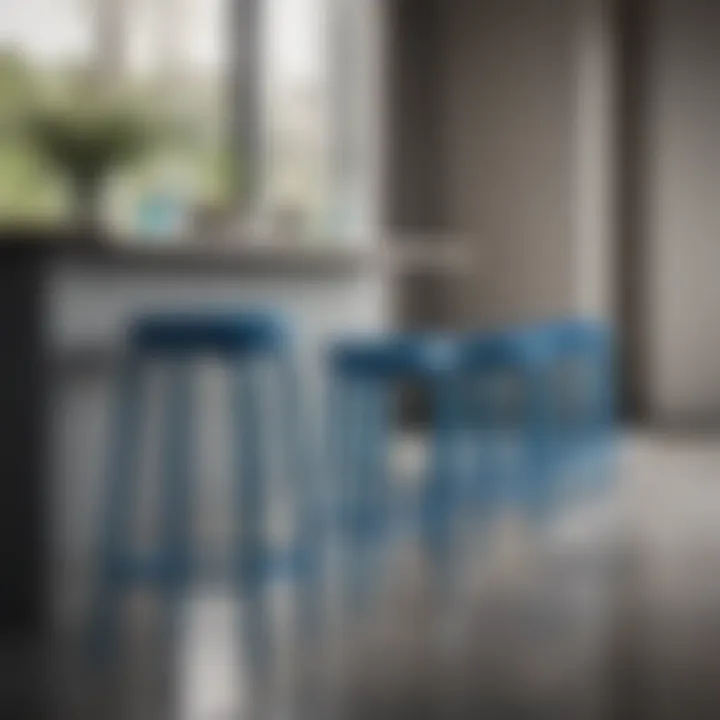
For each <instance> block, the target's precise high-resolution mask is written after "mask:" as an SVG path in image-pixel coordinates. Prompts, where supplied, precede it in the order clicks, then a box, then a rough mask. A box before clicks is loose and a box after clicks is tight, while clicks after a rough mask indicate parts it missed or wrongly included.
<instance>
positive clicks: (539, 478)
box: [462, 319, 613, 518]
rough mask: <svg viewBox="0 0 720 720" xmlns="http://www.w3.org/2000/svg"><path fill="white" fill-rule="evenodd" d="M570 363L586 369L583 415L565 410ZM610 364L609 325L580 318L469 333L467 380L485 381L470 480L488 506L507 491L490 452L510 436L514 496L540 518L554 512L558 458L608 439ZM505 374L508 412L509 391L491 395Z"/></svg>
mask: <svg viewBox="0 0 720 720" xmlns="http://www.w3.org/2000/svg"><path fill="white" fill-rule="evenodd" d="M572 365H575V368H576V369H577V367H580V368H581V369H582V370H583V371H585V374H586V377H584V378H582V380H583V381H584V382H583V383H580V384H581V385H584V386H585V387H582V388H581V389H582V390H583V391H584V396H583V397H582V405H583V407H582V422H580V421H579V418H578V415H577V413H576V414H575V415H574V416H573V415H572V414H565V413H566V408H565V407H564V398H563V389H564V388H567V387H568V386H570V385H571V384H572V383H571V382H570V381H571V378H570V377H569V369H570V367H571V366H572ZM612 366H613V360H612V347H611V341H610V333H609V331H608V329H607V328H606V327H605V326H603V325H601V324H598V323H591V322H588V321H583V320H575V319H571V320H560V321H552V322H546V323H541V324H536V325H531V326H524V327H518V328H510V329H507V330H503V331H494V332H486V333H478V334H477V335H475V336H473V337H470V338H468V339H467V340H466V341H465V344H464V351H463V370H462V374H463V377H464V383H465V384H466V385H469V384H472V383H473V382H476V383H477V382H478V379H479V381H480V382H481V383H482V381H483V380H484V381H485V386H484V387H483V388H481V391H480V395H481V397H480V398H479V399H477V402H476V403H475V404H476V407H475V412H474V413H472V414H471V417H473V423H474V425H475V427H476V428H479V429H480V430H481V433H480V435H479V438H478V445H477V449H478V454H477V461H476V463H474V467H475V470H474V477H473V476H471V478H470V482H469V483H467V485H468V487H469V492H470V494H473V493H474V494H475V495H476V496H477V497H478V498H479V500H480V501H481V502H480V504H481V505H484V506H486V507H488V506H492V505H493V504H494V503H496V502H497V500H498V498H499V496H500V495H502V493H503V492H506V493H507V491H508V488H503V487H502V484H503V482H504V481H508V478H503V477H502V473H501V472H498V468H497V463H493V462H492V458H493V450H495V449H497V446H498V445H500V444H501V442H502V440H503V438H506V437H507V436H508V435H513V436H514V443H515V446H516V448H517V452H518V454H517V459H518V463H517V464H516V466H515V469H514V477H513V478H511V479H510V484H512V485H514V487H515V488H516V490H517V491H518V495H517V496H516V497H515V498H514V500H515V501H519V502H522V503H523V504H524V505H525V507H526V509H527V510H528V511H529V512H530V513H531V515H535V516H536V517H538V518H539V517H541V516H543V515H545V514H547V513H548V512H549V511H551V510H552V509H553V505H554V503H555V502H556V501H557V500H558V499H559V497H558V492H559V487H558V484H557V482H556V480H557V476H558V473H559V472H560V471H561V468H562V466H563V464H565V463H567V462H568V461H569V460H570V459H571V458H572V456H573V455H575V454H577V453H578V452H594V451H595V452H596V451H600V450H603V449H606V448H607V447H608V446H611V444H612V443H611V437H612V427H613V367H612ZM503 373H505V374H507V375H509V376H510V378H511V381H512V383H513V384H514V391H515V397H514V398H512V400H514V403H513V402H511V403H510V405H511V406H513V405H514V407H512V409H511V412H510V413H508V412H507V405H508V403H507V398H502V397H501V398H499V399H498V398H493V397H491V395H492V389H493V387H492V386H493V382H494V379H496V378H498V376H499V375H501V374H503ZM587 376H589V379H588V377H587ZM588 385H589V386H590V390H591V392H588ZM573 389H575V390H576V389H577V388H573ZM468 394H471V393H468ZM465 416H467V413H465ZM504 431H505V435H503V432H504ZM506 484H507V483H506Z"/></svg>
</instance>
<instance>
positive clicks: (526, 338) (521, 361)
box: [461, 329, 553, 371]
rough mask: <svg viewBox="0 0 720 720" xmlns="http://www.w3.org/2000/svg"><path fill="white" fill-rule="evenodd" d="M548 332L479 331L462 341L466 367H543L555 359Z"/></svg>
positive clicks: (467, 369) (466, 368)
mask: <svg viewBox="0 0 720 720" xmlns="http://www.w3.org/2000/svg"><path fill="white" fill-rule="evenodd" d="M550 340H551V338H550V336H549V335H548V334H547V333H543V332H535V331H534V329H532V330H528V331H523V330H502V331H501V330H493V331H489V332H481V333H475V334H472V335H470V336H468V337H467V338H466V339H465V340H464V341H463V342H462V350H461V354H462V367H463V369H464V370H466V371H473V370H477V371H480V370H485V369H491V368H493V367H499V366H502V367H515V368H518V369H521V368H536V369H537V368H540V367H544V366H547V365H548V364H549V363H550V361H551V360H552V356H553V347H552V344H551V341H550Z"/></svg>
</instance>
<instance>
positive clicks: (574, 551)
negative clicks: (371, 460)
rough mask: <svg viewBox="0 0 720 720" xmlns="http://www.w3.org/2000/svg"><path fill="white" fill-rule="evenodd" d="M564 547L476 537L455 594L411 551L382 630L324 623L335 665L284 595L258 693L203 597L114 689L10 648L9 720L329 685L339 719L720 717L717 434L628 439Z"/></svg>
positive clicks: (285, 713)
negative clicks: (607, 483)
mask: <svg viewBox="0 0 720 720" xmlns="http://www.w3.org/2000/svg"><path fill="white" fill-rule="evenodd" d="M407 452H408V453H409V454H410V455H412V454H413V453H414V452H416V451H415V450H413V449H412V448H409V449H408V450H407ZM598 517H600V520H599V521H598V519H597V518H598ZM591 527H595V528H600V530H599V531H598V530H597V529H596V530H592V531H589V528H591ZM490 535H492V537H493V540H492V541H489V540H488V538H489V537H490ZM551 535H552V537H551V539H550V540H547V539H546V540H547V541H546V540H541V539H540V538H538V537H535V536H528V535H527V533H526V529H524V528H523V527H522V526H519V525H518V523H516V522H515V523H513V522H512V521H508V522H506V523H504V524H503V526H502V527H498V528H495V530H494V531H493V532H492V533H487V534H486V535H484V536H483V537H482V538H480V537H477V536H472V537H471V538H469V540H468V543H467V546H466V547H467V548H468V549H469V551H468V552H467V554H466V556H465V560H464V562H463V565H462V568H463V570H462V573H461V575H462V577H463V578H464V580H465V582H464V583H463V584H462V588H461V589H458V591H457V592H455V593H453V597H451V598H447V597H444V596H443V594H442V593H440V592H438V590H437V586H436V585H435V584H433V582H432V578H430V577H429V575H428V572H427V567H426V565H425V564H424V563H423V559H422V556H421V555H420V554H419V553H417V552H416V549H414V548H412V547H407V548H404V549H402V550H398V552H397V554H396V556H395V557H394V558H392V559H391V560H390V561H389V563H390V565H389V567H388V569H387V571H386V573H385V575H384V576H385V577H387V578H388V580H387V582H385V583H384V584H383V585H382V586H381V589H380V591H379V596H378V597H377V598H376V601H375V602H374V603H373V604H372V607H374V608H376V610H375V611H373V612H370V613H368V615H367V618H368V619H366V620H365V621H364V622H363V623H359V622H353V623H337V625H336V623H334V622H332V619H331V618H325V625H326V626H327V627H326V629H327V628H332V632H331V633H328V637H329V638H330V640H328V642H326V644H325V654H324V655H322V656H320V655H318V653H317V652H314V651H313V649H312V648H309V647H307V646H302V645H300V644H297V643H296V644H294V645H292V644H291V643H290V638H292V637H294V634H293V624H292V622H291V621H290V619H289V618H290V615H289V613H288V612H287V605H288V603H287V598H286V597H284V596H283V594H282V593H278V597H277V598H276V599H275V600H276V606H277V612H276V617H277V618H278V627H279V630H278V635H277V647H279V648H280V653H279V657H281V658H282V663H280V667H279V668H278V669H277V672H276V673H275V681H274V682H273V684H272V687H269V688H268V687H266V688H265V689H264V690H260V691H258V690H257V686H256V684H255V683H253V681H252V680H251V678H250V677H249V676H248V673H247V672H246V667H245V664H244V663H243V662H242V660H241V658H240V657H239V656H238V643H237V642H236V639H237V637H238V635H239V633H240V632H241V629H240V628H239V626H238V617H239V616H238V615H237V613H236V609H235V606H234V605H233V603H232V602H231V601H230V600H229V599H228V598H224V597H223V596H221V595H219V594H217V593H210V594H206V595H198V596H196V597H194V598H193V602H192V603H190V605H189V609H188V612H187V622H186V623H185V624H184V626H185V631H184V632H183V636H182V640H181V642H180V645H179V648H178V651H177V652H176V653H174V654H173V655H172V656H170V655H166V654H163V653H162V652H159V651H158V650H157V648H156V647H153V643H152V642H151V641H148V640H146V639H145V638H146V636H149V635H152V633H145V631H144V630H143V628H144V627H145V625H144V623H146V620H145V616H146V614H147V613H146V612H145V610H144V608H143V607H142V604H139V606H138V607H137V608H135V610H134V615H133V617H134V618H135V621H136V622H135V623H134V624H135V625H137V627H136V628H135V630H134V631H133V637H134V638H135V641H134V642H133V649H132V652H131V656H132V658H133V659H132V662H131V663H128V666H127V667H125V668H124V670H123V671H122V673H119V672H118V673H115V675H114V676H113V677H109V676H105V675H104V674H102V673H100V672H97V668H95V671H94V672H93V671H92V670H88V668H87V667H83V666H82V663H80V662H76V660H74V658H77V657H78V655H79V653H78V652H77V648H75V649H73V643H71V642H70V643H58V644H56V646H55V647H53V648H52V649H50V650H48V651H47V652H38V651H33V652H30V651H24V652H21V651H15V652H13V651H10V650H8V652H6V653H4V654H3V656H2V657H0V661H2V668H0V717H2V718H5V717H7V718H11V717H12V718H14V717H18V718H21V717H44V718H49V719H52V720H54V719H55V718H60V719H62V720H65V719H66V718H67V719H68V720H75V719H77V720H86V718H87V720H90V719H91V718H92V719H95V718H102V719H103V720H114V719H115V718H117V720H125V718H130V719H132V720H145V718H148V720H149V719H150V718H152V719H153V720H160V719H162V718H172V719H173V720H174V719H175V718H178V719H181V720H185V719H187V720H226V719H228V720H229V719H230V718H242V719H243V720H244V719H245V718H249V720H255V717H263V718H264V717H272V718H273V719H274V718H276V717H277V718H288V719H289V718H291V717H298V716H300V714H299V712H297V711H298V709H299V708H300V707H301V706H302V703H301V702H300V701H299V699H298V698H299V697H300V696H299V695H298V694H296V693H294V692H293V689H294V688H295V689H296V687H297V685H298V683H297V682H296V681H297V679H298V677H301V678H302V679H303V680H305V681H307V682H309V680H308V678H313V680H314V684H313V685H311V687H313V688H314V690H313V691H312V692H311V693H310V695H311V696H312V699H313V700H315V707H314V708H313V709H312V710H311V711H310V713H309V715H310V716H312V717H323V716H325V717H330V718H332V720H335V719H336V718H337V719H338V720H345V718H347V719H348V720H354V718H368V717H372V718H373V720H379V718H383V717H388V718H405V717H408V718H410V717H412V718H418V717H420V718H426V717H427V718H436V717H437V718H464V717H468V718H474V717H492V718H504V717H512V718H533V719H534V718H546V717H547V718H565V717H567V718H573V719H575V718H585V717H588V718H590V717H598V718H653V719H654V718H658V719H660V720H662V719H664V718H691V719H694V718H705V717H707V718H717V717H720V682H718V680H717V678H718V677H720V674H719V673H718V670H720V436H718V437H712V436H692V435H687V436H677V435H660V434H651V433H646V434H637V433H636V434H633V435H632V436H628V437H627V439H626V440H625V442H624V446H623V448H622V462H621V475H620V478H619V482H618V490H617V494H616V498H615V502H614V503H613V505H612V507H611V508H609V509H608V508H607V507H604V508H603V510H602V512H598V511H597V508H595V507H593V508H592V509H591V511H590V512H585V514H584V515H582V516H575V517H574V519H573V518H568V519H567V521H563V522H562V523H558V524H557V526H556V527H555V528H554V530H553V533H552V534H551ZM583 538H585V539H587V538H590V540H589V541H588V542H584V541H583ZM599 538H600V539H599ZM608 540H609V541H610V542H609V543H608ZM481 546H482V547H483V551H482V553H480V552H479V551H478V548H479V547H481ZM588 548H592V551H591V552H589V551H588ZM598 548H601V550H600V551H599V552H598ZM598 558H599V559H600V560H602V561H603V562H600V563H598V562H597V560H598ZM608 558H609V559H610V562H605V561H606V560H608ZM578 578H579V580H578ZM529 597H532V601H528V598H529ZM528 608H530V610H531V611H532V612H530V613H528ZM150 625H151V623H150V621H147V626H148V627H150ZM338 628H339V629H338ZM293 648H294V649H293ZM169 657H170V658H171V660H168V658H169ZM323 658H324V662H321V659H323ZM293 668H295V669H296V670H297V669H298V668H299V669H300V670H299V672H295V673H294V672H293ZM306 686H310V685H303V687H306ZM253 688H255V691H254V692H253ZM251 697H255V698H256V699H257V698H260V699H261V701H262V702H259V703H256V704H255V705H253V704H252V703H251V700H250V698H251ZM304 697H307V696H304ZM268 698H272V700H273V702H265V701H267V700H268ZM260 708H262V709H263V711H264V712H260ZM292 710H295V711H296V712H294V713H293V712H292Z"/></svg>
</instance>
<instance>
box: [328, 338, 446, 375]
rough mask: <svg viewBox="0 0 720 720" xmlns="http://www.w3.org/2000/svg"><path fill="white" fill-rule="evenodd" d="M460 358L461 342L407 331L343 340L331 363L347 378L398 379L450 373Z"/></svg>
mask: <svg viewBox="0 0 720 720" xmlns="http://www.w3.org/2000/svg"><path fill="white" fill-rule="evenodd" d="M459 358H460V355H459V354H458V347H457V342H456V341H455V340H454V339H453V338H451V337H449V336H445V337H443V336H437V335H435V336H429V335H420V334H407V335H393V336H387V337H380V338H378V337H373V338H369V339H368V338H351V339H345V340H340V341H338V342H337V343H336V344H335V345H334V346H333V348H332V351H331V358H330V362H331V365H332V367H333V369H334V370H335V372H337V373H339V374H340V375H342V376H344V377H346V378H352V377H355V378H368V379H369V378H376V379H383V378H385V379H397V378H402V377H431V376H433V375H446V374H448V373H450V372H452V371H453V370H455V369H456V368H457V363H458V360H459Z"/></svg>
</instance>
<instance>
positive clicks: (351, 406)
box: [328, 335, 458, 601]
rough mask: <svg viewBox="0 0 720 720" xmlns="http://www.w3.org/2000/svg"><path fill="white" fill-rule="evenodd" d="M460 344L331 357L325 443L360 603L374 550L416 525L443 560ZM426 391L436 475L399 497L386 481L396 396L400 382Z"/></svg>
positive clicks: (352, 345) (383, 344) (379, 341)
mask: <svg viewBox="0 0 720 720" xmlns="http://www.w3.org/2000/svg"><path fill="white" fill-rule="evenodd" d="M457 360H458V353H457V344H456V343H455V342H454V341H453V340H450V339H447V338H445V339H443V338H439V337H435V338H432V337H428V336H421V335H396V336H389V337H386V338H374V339H350V340H344V341H340V342H338V343H337V344H336V345H335V346H334V347H333V348H332V351H331V353H330V383H331V386H330V391H329V412H328V418H329V419H328V424H329V428H328V442H329V447H330V453H331V463H330V464H331V469H332V480H333V482H334V490H335V492H336V494H337V495H339V497H338V498H337V503H336V504H335V510H336V516H337V518H338V519H339V531H340V534H341V536H343V538H344V539H345V540H346V541H348V542H349V546H350V547H349V552H348V556H347V557H346V567H345V570H346V581H348V589H349V590H350V591H351V592H352V597H353V599H354V600H356V601H357V599H358V598H360V597H361V595H362V594H364V592H365V590H366V589H367V580H368V578H367V575H368V569H369V565H370V564H371V555H372V551H373V546H375V547H376V546H377V545H378V544H381V543H382V542H384V541H387V540H388V539H389V534H393V533H396V532H398V531H402V530H403V529H409V527H410V526H417V525H419V529H420V532H421V534H422V537H423V538H424V540H425V543H426V546H427V548H428V550H429V551H430V553H431V555H432V557H433V558H434V559H435V561H436V563H438V564H439V565H442V564H443V563H444V562H445V561H446V559H447V558H446V553H447V551H448V541H449V530H450V527H449V522H450V500H451V497H450V493H449V489H450V487H451V482H450V478H451V477H452V474H453V467H452V462H453V447H452V445H453V440H454V438H455V435H456V431H457V426H456V423H455V420H456V416H455V413H456V409H457V402H456V399H455V397H454V391H455V389H456V386H455V384H454V382H453V379H454V377H455V371H456V367H457ZM405 380H416V381H418V382H420V383H422V384H423V385H425V386H426V387H428V388H429V390H430V392H431V396H432V401H433V406H434V407H433V424H432V442H433V451H432V460H431V464H432V466H431V468H430V470H429V473H428V477H427V478H426V482H425V484H424V487H423V489H422V491H421V496H420V497H418V498H415V500H414V501H413V500H411V501H410V503H408V502H407V499H399V498H397V497H396V496H394V494H393V491H392V488H391V485H390V483H389V481H388V470H387V462H388V454H389V441H390V435H391V428H390V423H391V415H392V409H391V394H392V391H393V390H394V389H395V388H397V386H398V384H399V383H400V382H401V381H405Z"/></svg>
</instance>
